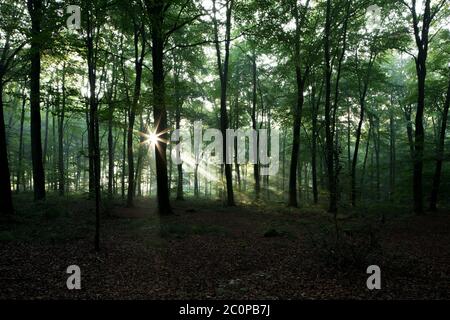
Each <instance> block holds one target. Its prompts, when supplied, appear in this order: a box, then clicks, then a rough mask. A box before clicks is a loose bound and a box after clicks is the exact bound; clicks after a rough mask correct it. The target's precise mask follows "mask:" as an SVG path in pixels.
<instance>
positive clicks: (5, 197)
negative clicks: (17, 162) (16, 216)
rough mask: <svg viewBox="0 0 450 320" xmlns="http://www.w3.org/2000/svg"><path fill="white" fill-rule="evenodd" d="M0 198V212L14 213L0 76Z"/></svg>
mask: <svg viewBox="0 0 450 320" xmlns="http://www.w3.org/2000/svg"><path fill="white" fill-rule="evenodd" d="M0 162H1V163H2V165H1V166H0V198H1V199H2V205H1V206H0V213H1V214H2V215H10V214H13V213H14V207H13V201H12V194H11V177H10V174H9V165H8V151H7V146H6V131H5V118H4V116H3V79H1V78H0Z"/></svg>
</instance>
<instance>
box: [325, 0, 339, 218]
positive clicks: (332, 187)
mask: <svg viewBox="0 0 450 320" xmlns="http://www.w3.org/2000/svg"><path fill="white" fill-rule="evenodd" d="M330 36H331V0H327V10H326V23H325V37H324V38H325V39H324V42H325V45H324V47H325V50H324V51H325V134H326V164H327V173H328V188H329V192H330V199H329V207H328V211H329V212H331V213H334V214H336V212H337V193H336V191H337V190H336V180H335V173H334V142H333V134H332V126H333V124H332V123H331V73H332V70H331V64H330V62H331V54H330Z"/></svg>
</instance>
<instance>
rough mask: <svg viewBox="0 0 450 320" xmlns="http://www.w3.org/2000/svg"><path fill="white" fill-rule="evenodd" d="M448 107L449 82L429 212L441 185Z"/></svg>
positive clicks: (434, 209)
mask: <svg viewBox="0 0 450 320" xmlns="http://www.w3.org/2000/svg"><path fill="white" fill-rule="evenodd" d="M449 106H450V80H449V84H448V88H447V98H446V99H445V104H444V110H443V112H442V123H441V130H440V133H439V143H438V146H437V154H436V168H435V169H434V177H433V185H432V188H431V196H430V210H431V211H436V210H437V201H438V194H439V185H440V183H441V172H442V162H443V158H444V147H445V131H446V129H447V121H448V109H449Z"/></svg>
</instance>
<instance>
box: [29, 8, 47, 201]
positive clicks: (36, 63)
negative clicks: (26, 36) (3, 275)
mask: <svg viewBox="0 0 450 320" xmlns="http://www.w3.org/2000/svg"><path fill="white" fill-rule="evenodd" d="M27 7H28V12H29V14H30V17H31V48H30V58H31V69H30V109H31V156H32V163H33V186H34V199H35V200H43V199H45V174H44V166H43V164H42V144H41V108H40V102H41V101H40V77H41V41H42V34H41V20H42V14H43V13H42V9H43V8H42V0H27Z"/></svg>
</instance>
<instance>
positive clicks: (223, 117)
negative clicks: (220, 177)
mask: <svg viewBox="0 0 450 320" xmlns="http://www.w3.org/2000/svg"><path fill="white" fill-rule="evenodd" d="M233 2H234V1H233V0H227V3H226V7H227V10H226V16H227V18H226V35H225V58H224V62H223V65H222V58H221V53H220V45H219V39H218V38H219V34H218V33H219V29H218V26H217V19H216V1H215V0H213V12H214V19H213V20H214V31H215V32H214V35H215V45H216V54H217V66H218V69H219V76H220V129H221V131H222V136H223V159H224V163H225V164H224V167H225V180H226V188H227V201H226V202H227V205H228V206H235V203H234V193H233V181H232V172H231V170H232V168H231V164H228V163H226V162H227V136H226V130H227V129H228V113H227V89H228V65H229V58H230V42H231V39H230V34H231V12H232V8H233Z"/></svg>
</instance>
